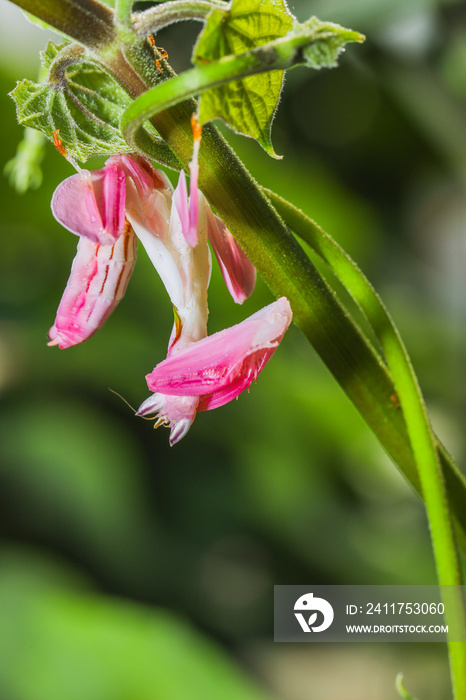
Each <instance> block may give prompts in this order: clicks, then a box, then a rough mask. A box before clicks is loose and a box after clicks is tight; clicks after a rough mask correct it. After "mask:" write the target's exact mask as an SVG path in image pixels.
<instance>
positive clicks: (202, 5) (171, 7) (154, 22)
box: [133, 0, 227, 39]
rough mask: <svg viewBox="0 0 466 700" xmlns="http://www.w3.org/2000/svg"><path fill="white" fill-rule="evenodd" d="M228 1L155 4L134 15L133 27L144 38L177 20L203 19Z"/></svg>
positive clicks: (176, 0)
mask: <svg viewBox="0 0 466 700" xmlns="http://www.w3.org/2000/svg"><path fill="white" fill-rule="evenodd" d="M226 6H227V3H225V2H221V1H216V0H172V1H171V2H163V3H160V4H159V5H155V6H154V7H151V8H150V9H148V10H145V11H144V12H135V13H134V15H133V29H134V30H135V31H136V32H137V34H138V36H139V37H141V38H142V39H143V38H144V37H146V36H148V35H149V34H156V33H157V32H158V31H160V29H163V27H168V26H169V25H170V24H174V23H175V22H181V21H183V20H188V19H194V20H200V21H203V20H205V19H206V17H207V15H208V14H209V13H210V12H212V10H213V9H215V8H216V7H220V8H225V7H226Z"/></svg>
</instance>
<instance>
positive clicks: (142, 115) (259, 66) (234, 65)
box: [121, 25, 361, 146]
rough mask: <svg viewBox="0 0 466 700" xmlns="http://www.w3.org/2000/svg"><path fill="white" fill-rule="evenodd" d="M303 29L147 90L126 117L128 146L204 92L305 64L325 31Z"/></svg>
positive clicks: (351, 37)
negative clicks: (149, 125)
mask: <svg viewBox="0 0 466 700" xmlns="http://www.w3.org/2000/svg"><path fill="white" fill-rule="evenodd" d="M301 27H302V31H298V30H296V31H295V32H290V34H289V35H286V36H285V37H283V38H282V39H278V40H276V41H273V42H270V43H269V44H264V45H263V46H260V47H258V48H257V49H253V50H252V51H247V52H245V53H242V54H239V55H232V56H226V57H224V58H222V59H220V60H219V61H214V62H212V63H208V64H205V65H202V66H198V67H196V68H193V69H191V70H189V71H185V72H184V73H182V74H181V75H178V76H175V77H172V78H170V80H167V81H165V82H163V83H161V84H158V85H156V86H155V87H153V88H151V89H149V90H147V92H145V93H144V94H142V95H141V96H140V97H138V98H137V99H136V100H135V101H134V102H133V103H132V104H131V105H130V106H129V107H128V108H127V110H126V111H125V113H124V114H123V117H122V120H121V130H122V131H123V133H124V135H125V138H126V139H127V141H128V143H132V144H133V145H135V146H136V143H137V137H135V134H136V132H137V131H138V129H139V128H140V127H141V126H142V124H143V123H144V121H146V119H149V118H151V117H153V116H155V115H156V114H157V113H159V112H160V111H165V110H167V109H169V108H170V107H172V106H174V105H177V104H179V103H180V102H182V101H183V100H186V99H188V98H190V97H191V96H192V95H200V94H201V93H202V92H204V90H208V89H212V88H214V87H218V86H219V85H222V84H223V83H226V82H229V81H231V80H238V79H240V78H244V77H247V76H248V75H252V74H256V73H264V72H269V71H272V70H284V69H286V68H290V67H292V66H294V65H296V63H297V62H300V61H301V59H300V51H301V49H302V48H303V47H305V46H308V45H309V44H310V43H312V42H313V41H314V39H317V37H318V36H319V35H320V33H321V32H322V29H321V28H319V31H318V32H314V31H313V30H312V29H311V28H308V27H306V26H305V25H301ZM347 34H348V39H347V40H348V41H350V40H354V41H357V40H359V39H357V38H356V37H360V36H361V35H359V34H357V33H356V32H347Z"/></svg>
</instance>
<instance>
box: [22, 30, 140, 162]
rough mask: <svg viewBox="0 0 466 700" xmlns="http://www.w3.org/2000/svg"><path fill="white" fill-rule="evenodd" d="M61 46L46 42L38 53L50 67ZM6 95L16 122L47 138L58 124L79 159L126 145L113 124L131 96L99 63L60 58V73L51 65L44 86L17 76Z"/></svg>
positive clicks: (125, 148) (107, 153) (124, 149)
mask: <svg viewBox="0 0 466 700" xmlns="http://www.w3.org/2000/svg"><path fill="white" fill-rule="evenodd" d="M62 48H63V47H57V46H55V45H54V44H52V43H50V44H49V46H48V48H47V51H46V52H45V53H44V54H43V56H42V63H43V65H44V67H46V68H48V69H51V68H52V67H53V64H54V61H57V60H58V59H57V56H58V55H59V52H60V51H61V50H62ZM66 48H68V47H65V50H66ZM77 60H78V59H76V61H77ZM10 95H11V97H12V98H13V99H14V100H15V102H16V108H17V117H18V121H19V123H20V124H22V125H23V126H29V127H32V128H34V129H38V130H39V131H42V132H43V133H44V134H45V135H46V136H47V137H48V138H49V139H52V132H53V131H55V130H57V129H58V130H59V131H60V138H61V140H62V142H63V145H64V147H65V149H66V151H67V153H68V154H69V155H71V156H73V157H74V158H77V159H78V160H80V161H85V160H87V158H89V157H90V156H92V155H104V156H110V155H114V154H116V153H128V152H130V150H131V148H130V147H129V146H128V144H127V143H126V142H125V140H124V139H123V137H122V135H121V132H120V128H119V122H120V116H121V114H122V112H123V110H124V109H125V107H127V106H128V105H129V104H130V102H131V98H130V97H129V95H127V93H126V92H125V91H124V90H123V89H122V88H121V87H120V86H119V85H118V83H117V82H116V81H115V80H114V79H113V78H112V77H111V76H110V75H109V74H108V73H107V72H106V71H105V70H103V68H102V67H101V66H100V65H96V64H95V63H92V62H91V61H90V60H88V59H87V58H85V60H83V61H82V62H74V63H72V62H71V61H70V60H69V61H68V62H63V63H62V66H61V69H60V73H59V74H58V69H57V70H56V72H55V75H52V74H51V76H50V77H49V82H48V83H47V84H45V85H40V84H38V83H34V82H32V81H31V80H23V81H21V82H19V83H18V84H17V86H16V88H15V89H14V90H13V91H12V92H11V93H10Z"/></svg>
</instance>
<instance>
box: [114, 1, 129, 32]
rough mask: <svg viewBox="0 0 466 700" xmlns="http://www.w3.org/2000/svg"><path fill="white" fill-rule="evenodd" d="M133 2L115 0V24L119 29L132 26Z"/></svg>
mask: <svg viewBox="0 0 466 700" xmlns="http://www.w3.org/2000/svg"><path fill="white" fill-rule="evenodd" d="M132 9H133V0H115V23H116V24H117V26H118V27H126V28H129V27H130V26H131V12H132Z"/></svg>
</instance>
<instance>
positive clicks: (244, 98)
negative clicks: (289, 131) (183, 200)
mask: <svg viewBox="0 0 466 700" xmlns="http://www.w3.org/2000/svg"><path fill="white" fill-rule="evenodd" d="M292 26H293V17H292V15H291V14H290V13H289V12H288V9H287V7H286V5H285V3H284V2H283V0H233V1H232V4H231V7H230V8H227V9H225V10H224V9H215V10H213V11H212V12H211V13H210V15H209V17H208V19H207V23H206V26H205V29H204V31H203V32H202V33H201V35H200V37H199V40H198V42H197V44H196V46H195V49H194V56H193V62H194V63H196V64H198V65H203V64H205V63H210V62H212V61H216V60H219V59H221V58H223V57H224V56H229V55H232V54H241V53H245V52H246V51H250V50H252V49H254V48H257V47H258V46H263V45H264V44H267V43H268V42H270V41H273V40H274V39H278V38H280V37H283V36H285V35H286V34H287V33H288V31H289V30H290V29H291V28H292ZM282 83H283V71H281V70H275V71H270V72H267V73H261V74H258V75H251V76H248V77H246V78H243V79H242V80H234V81H231V82H229V83H226V84H224V85H221V86H220V87H216V88H214V89H212V90H207V91H206V92H205V93H204V94H203V95H202V98H201V104H200V114H199V121H200V123H201V124H204V123H205V122H207V121H209V120H210V119H214V118H215V117H220V118H221V119H223V120H224V121H225V122H226V123H227V124H228V125H229V126H231V127H232V128H233V129H234V130H235V131H237V132H239V133H241V134H244V135H246V136H252V137H253V138H255V139H257V140H258V142H259V143H260V145H261V146H262V147H263V148H264V149H265V150H266V151H267V153H269V154H270V155H271V156H273V157H275V158H276V157H277V156H276V154H275V152H274V150H273V146H272V142H271V139H270V129H271V125H272V120H273V117H274V114H275V110H276V108H277V104H278V100H279V97H280V92H281V89H282Z"/></svg>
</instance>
